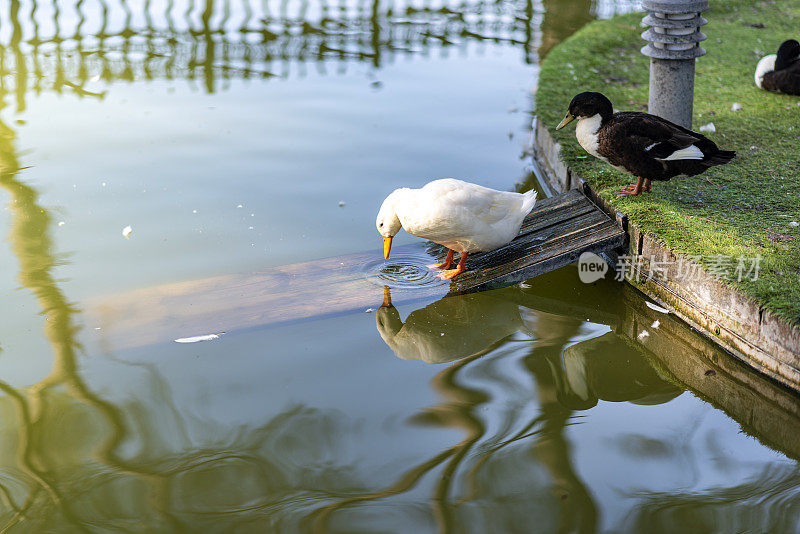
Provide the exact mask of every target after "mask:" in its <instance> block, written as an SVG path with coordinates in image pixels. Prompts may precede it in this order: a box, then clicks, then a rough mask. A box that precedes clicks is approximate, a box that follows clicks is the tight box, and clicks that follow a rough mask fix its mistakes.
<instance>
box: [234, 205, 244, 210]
mask: <svg viewBox="0 0 800 534" xmlns="http://www.w3.org/2000/svg"><path fill="white" fill-rule="evenodd" d="M243 207H244V206H242V205H241V204H239V205H238V206H236V208H237V209H241V208H243Z"/></svg>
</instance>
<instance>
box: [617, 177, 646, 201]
mask: <svg viewBox="0 0 800 534" xmlns="http://www.w3.org/2000/svg"><path fill="white" fill-rule="evenodd" d="M643 181H644V178H642V177H641V176H640V177H639V181H637V182H636V185H635V186H634V185H633V184H631V185H629V186H628V187H624V188H622V189H620V190H619V191H617V198H619V197H635V196H636V195H641V194H642V182H643Z"/></svg>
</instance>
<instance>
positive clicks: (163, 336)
mask: <svg viewBox="0 0 800 534" xmlns="http://www.w3.org/2000/svg"><path fill="white" fill-rule="evenodd" d="M625 239H626V236H625V233H624V231H623V230H622V229H621V228H620V227H619V226H618V225H617V224H616V223H615V222H614V221H612V220H611V219H610V218H609V217H608V216H607V215H605V213H603V212H602V211H600V210H599V209H598V208H597V207H596V206H594V204H592V203H591V202H590V201H589V200H588V199H587V198H586V197H585V196H584V195H583V194H582V193H580V192H579V191H576V190H574V191H569V192H567V193H564V194H561V195H558V196H557V197H553V198H549V199H544V200H542V201H540V202H538V203H537V205H536V207H535V208H534V210H533V211H532V212H531V214H530V215H529V216H528V217H527V218H526V219H525V221H524V223H523V226H522V228H521V230H520V235H519V236H518V237H517V238H516V239H515V240H514V241H512V242H511V243H509V244H508V245H506V246H505V247H503V248H501V249H498V250H496V251H492V252H489V253H484V254H474V255H470V257H469V259H468V260H467V267H468V268H469V269H470V271H468V272H467V273H464V274H463V275H461V276H459V277H458V278H456V279H455V280H452V281H450V282H443V283H442V284H431V285H423V286H420V287H413V288H403V287H400V288H393V289H392V298H393V300H394V301H395V302H404V301H410V300H422V299H430V298H437V297H441V296H444V295H446V294H458V293H466V292H470V291H478V290H483V289H489V288H496V287H502V286H507V285H511V284H513V283H516V282H520V281H522V280H525V279H528V278H531V277H533V276H536V275H538V274H542V273H545V272H548V271H551V270H553V269H556V268H558V267H562V266H564V265H568V264H569V263H572V262H574V261H576V260H577V258H578V256H579V255H580V254H581V253H583V252H584V251H587V250H591V251H596V252H599V251H607V250H611V249H614V248H617V247H619V246H622V245H623V244H624V242H625ZM426 248H427V250H428V251H429V253H430V254H432V256H435V255H437V254H441V255H442V256H443V254H444V253H443V251H442V250H441V247H439V246H438V245H434V244H428V245H427V247H426V245H425V244H423V243H420V244H419V245H410V246H406V247H398V248H397V250H396V251H395V252H396V253H400V254H403V253H404V252H405V253H412V254H416V255H419V254H424V250H425V249H426ZM381 259H382V257H381V250H380V248H379V247H376V248H375V250H374V251H370V252H364V253H358V254H349V255H346V256H339V257H335V258H327V259H322V260H314V261H309V262H304V263H298V264H294V265H285V266H281V267H274V268H270V269H265V270H264V271H260V272H254V273H244V274H233V275H225V276H217V277H213V278H207V279H203V280H195V281H189V282H181V283H176V284H169V285H163V286H157V287H151V288H145V289H141V290H136V291H132V292H129V293H125V294H122V295H115V296H109V297H105V298H102V299H99V302H96V303H91V307H90V309H88V310H87V312H86V314H85V317H86V324H87V326H89V327H94V328H97V327H100V330H99V331H98V332H101V334H100V335H102V337H103V343H104V345H106V346H109V347H110V348H111V347H113V348H118V349H119V348H125V347H132V346H146V345H151V344H155V343H160V342H166V341H170V340H173V339H176V338H180V337H189V336H193V335H198V334H207V333H212V332H223V331H224V332H230V331H233V330H239V329H246V328H252V327H258V326H265V325H272V324H279V323H286V322H292V321H297V320H302V319H306V318H316V317H324V316H331V315H337V314H342V313H347V312H352V311H354V310H362V311H363V310H366V309H368V308H377V307H378V306H380V304H381V303H382V301H383V294H384V293H383V285H382V284H380V283H378V282H376V281H375V280H374V279H369V278H368V277H367V276H366V274H365V272H364V269H363V266H364V265H365V264H367V263H368V262H375V261H380V260H381ZM434 259H435V258H434V257H431V259H430V263H433V262H434Z"/></svg>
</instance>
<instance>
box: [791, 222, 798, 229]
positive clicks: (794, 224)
mask: <svg viewBox="0 0 800 534" xmlns="http://www.w3.org/2000/svg"><path fill="white" fill-rule="evenodd" d="M789 226H791V227H792V228H797V227H798V226H800V223H799V222H797V221H792V222H790V223H789Z"/></svg>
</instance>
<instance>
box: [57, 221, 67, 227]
mask: <svg viewBox="0 0 800 534" xmlns="http://www.w3.org/2000/svg"><path fill="white" fill-rule="evenodd" d="M65 224H66V223H65V222H64V221H58V225H59V226H64V225H65Z"/></svg>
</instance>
